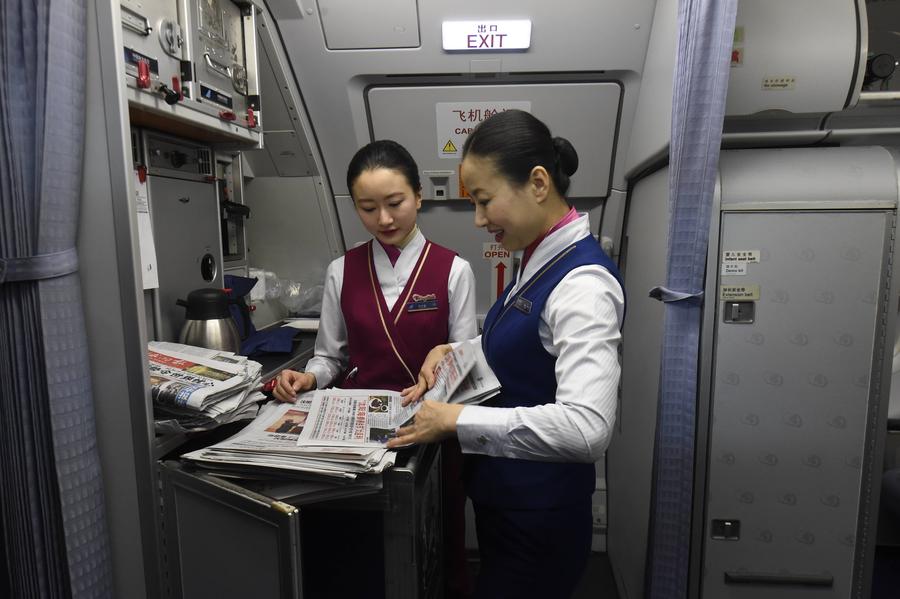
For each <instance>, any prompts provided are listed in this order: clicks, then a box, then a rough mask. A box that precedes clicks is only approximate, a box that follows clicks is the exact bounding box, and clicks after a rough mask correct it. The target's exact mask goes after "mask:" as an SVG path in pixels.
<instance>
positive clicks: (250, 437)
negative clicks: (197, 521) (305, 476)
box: [182, 393, 396, 478]
mask: <svg viewBox="0 0 900 599" xmlns="http://www.w3.org/2000/svg"><path fill="white" fill-rule="evenodd" d="M314 401H315V394H314V393H306V394H303V395H301V396H300V397H299V398H298V399H297V402H296V403H293V404H289V403H278V402H270V403H269V404H268V405H266V406H265V407H264V408H263V409H262V410H261V411H260V414H259V415H258V416H257V417H256V419H255V420H254V421H253V422H251V423H250V424H249V425H247V426H246V427H245V428H244V429H243V430H241V431H240V432H239V433H238V434H236V435H234V436H233V437H230V438H229V439H226V440H224V441H222V442H220V443H217V444H215V445H212V446H210V447H207V448H204V449H201V450H198V451H193V452H190V453H187V454H184V455H183V456H182V457H183V458H186V459H189V460H192V461H195V462H199V463H205V464H208V465H215V464H232V465H242V466H251V467H252V466H260V467H267V468H277V469H282V470H294V471H299V472H308V473H313V474H319V475H324V476H330V477H337V478H355V477H356V476H357V475H359V474H363V473H377V472H382V471H383V470H384V469H385V468H388V467H390V466H391V465H393V463H394V459H395V456H396V454H395V453H394V452H392V451H387V450H386V449H384V447H334V446H327V447H316V446H303V447H301V446H298V445H297V439H298V438H299V437H300V435H301V434H302V432H303V431H304V429H306V428H307V425H308V422H309V416H310V411H311V406H312V404H313V402H314Z"/></svg>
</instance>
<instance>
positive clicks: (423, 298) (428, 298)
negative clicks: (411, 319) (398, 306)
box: [406, 293, 438, 312]
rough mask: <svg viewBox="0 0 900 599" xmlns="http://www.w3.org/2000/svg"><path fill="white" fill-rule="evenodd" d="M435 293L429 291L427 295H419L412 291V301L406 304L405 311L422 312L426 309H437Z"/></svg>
mask: <svg viewBox="0 0 900 599" xmlns="http://www.w3.org/2000/svg"><path fill="white" fill-rule="evenodd" d="M437 309H438V301H437V295H435V294H434V293H429V294H428V295H419V294H417V293H413V296H412V301H411V302H409V303H408V304H406V311H407V312H424V311H426V310H437Z"/></svg>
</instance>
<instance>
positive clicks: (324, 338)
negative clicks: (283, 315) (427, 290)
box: [306, 231, 478, 389]
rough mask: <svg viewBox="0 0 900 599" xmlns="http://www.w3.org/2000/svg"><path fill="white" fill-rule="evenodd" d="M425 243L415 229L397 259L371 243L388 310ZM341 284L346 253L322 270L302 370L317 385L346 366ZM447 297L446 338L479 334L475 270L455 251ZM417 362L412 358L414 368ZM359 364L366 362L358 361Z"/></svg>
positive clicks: (333, 377)
mask: <svg viewBox="0 0 900 599" xmlns="http://www.w3.org/2000/svg"><path fill="white" fill-rule="evenodd" d="M424 248H425V236H424V235H422V232H421V231H417V232H416V234H415V236H414V237H413V238H412V240H410V242H409V243H408V244H406V247H404V248H403V250H402V251H401V252H400V256H399V257H398V258H397V263H396V264H394V265H391V261H390V259H389V258H388V257H387V254H386V253H385V251H384V248H383V247H381V244H380V243H378V242H377V241H376V242H373V243H372V250H373V251H372V254H373V260H374V262H375V274H376V276H377V277H378V282H379V283H381V293H382V295H384V301H385V303H386V304H387V308H388V310H391V309H392V308H393V307H394V304H395V303H396V302H397V300H398V299H399V298H400V294H401V293H402V292H403V288H404V287H406V282H407V281H408V280H409V277H410V275H411V274H412V271H413V268H414V267H415V265H416V263H417V262H418V260H419V255H420V254H421V253H422V250H423V249H424ZM343 286H344V257H343V256H341V257H340V258H337V259H336V260H333V261H332V262H331V264H329V265H328V269H327V271H326V272H325V289H324V293H323V297H322V315H321V316H320V317H319V332H318V334H317V335H316V349H315V355H314V356H313V357H312V358H311V359H310V360H309V362H308V363H307V365H306V372H309V373H311V374H314V375H316V385H317V386H318V388H320V389H322V388H323V387H328V386H329V385H331V384H333V383H334V382H335V380H336V379H337V378H338V377H339V376H340V375H341V374H342V373H343V372H344V371H345V370H346V369H347V364H348V362H349V355H348V353H347V324H346V322H344V313H343V311H342V310H341V289H343ZM448 293H449V301H450V316H449V319H450V320H449V325H450V338H449V341H451V342H452V341H463V340H465V339H471V338H472V337H474V336H475V335H477V334H478V327H477V323H476V321H475V274H474V273H473V272H472V267H471V266H469V263H468V262H466V261H465V260H463V259H462V258H460V257H459V256H455V257H454V258H453V263H452V264H451V266H450V279H449V282H448ZM419 366H421V364H415V365H413V364H411V365H410V367H411V368H414V369H415V372H418V368H419ZM360 368H365V365H361V366H360Z"/></svg>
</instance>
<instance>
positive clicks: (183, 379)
mask: <svg viewBox="0 0 900 599" xmlns="http://www.w3.org/2000/svg"><path fill="white" fill-rule="evenodd" d="M147 356H148V360H149V366H150V386H151V391H152V397H153V400H154V401H155V402H157V403H160V404H163V405H170V406H174V407H179V408H189V409H193V410H203V409H205V408H206V407H207V406H208V404H209V403H210V402H211V401H212V400H216V399H220V398H221V397H223V396H226V395H231V394H233V393H235V392H237V391H238V390H240V389H241V388H243V387H246V386H248V385H249V384H250V383H251V382H252V380H253V378H254V377H256V376H257V375H258V371H259V364H258V363H256V362H252V361H248V362H247V363H245V364H240V363H237V364H235V363H229V362H227V361H225V360H219V359H216V360H214V359H210V358H208V357H205V356H203V357H201V356H199V355H191V354H186V353H182V352H178V351H172V350H170V351H167V352H165V353H162V352H160V351H155V350H154V349H153V348H150V347H148V351H147ZM251 365H255V367H253V368H250V366H251Z"/></svg>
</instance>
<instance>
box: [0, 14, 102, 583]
mask: <svg viewBox="0 0 900 599" xmlns="http://www.w3.org/2000/svg"><path fill="white" fill-rule="evenodd" d="M85 19H86V0H3V1H2V2H0V81H2V82H3V84H2V85H0V534H2V543H3V549H2V553H4V554H5V572H4V575H3V576H2V577H0V583H2V584H5V586H6V587H7V588H5V589H3V588H0V596H7V597H79V598H80V597H110V596H111V594H112V579H111V569H110V559H109V543H108V538H107V529H106V515H105V508H104V502H103V482H102V479H101V472H100V463H99V456H98V452H97V447H96V435H95V429H94V416H93V404H92V397H91V380H90V369H89V364H88V352H87V338H86V332H85V325H84V318H83V311H82V308H81V290H80V287H79V278H78V274H77V264H78V262H77V255H76V253H75V249H74V248H75V241H76V240H75V236H76V232H77V227H78V215H79V194H80V189H81V159H82V143H83V139H84V135H83V126H84V60H85V25H86V22H85Z"/></svg>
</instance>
